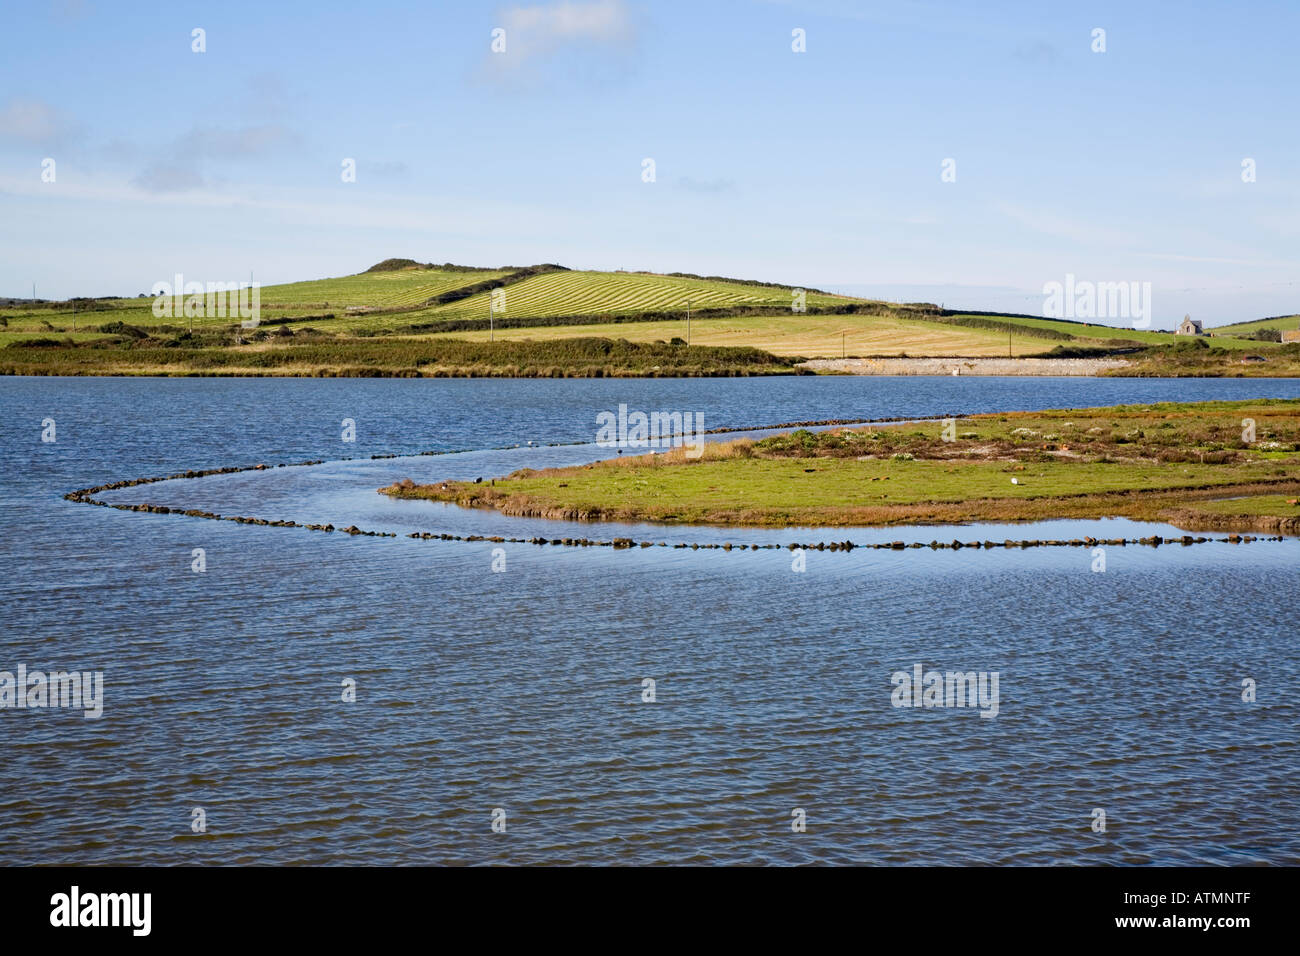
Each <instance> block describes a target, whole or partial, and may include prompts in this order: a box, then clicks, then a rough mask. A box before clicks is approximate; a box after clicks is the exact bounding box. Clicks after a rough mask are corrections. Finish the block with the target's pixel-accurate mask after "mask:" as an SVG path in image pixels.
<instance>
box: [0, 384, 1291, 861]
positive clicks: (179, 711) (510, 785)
mask: <svg viewBox="0 0 1300 956" xmlns="http://www.w3.org/2000/svg"><path fill="white" fill-rule="evenodd" d="M1256 397H1300V381H1297V380H1268V379H1254V380H1156V379H1029V378H1017V379H992V378H986V379H976V378H935V379H922V378H912V377H909V378H902V379H891V378H788V379H727V380H579V381H572V380H570V381H549V380H542V381H534V380H527V381H500V380H469V381H459V380H306V379H287V380H275V379H241V380H216V379H168V380H157V379H150V380H145V379H57V378H48V379H14V378H6V379H0V462H2V464H3V474H4V478H3V482H2V483H0V503H2V504H3V510H0V593H2V594H3V608H4V626H3V630H2V631H0V671H4V670H8V671H13V670H15V669H16V667H17V666H18V665H19V664H25V665H26V666H27V667H28V669H29V670H37V669H42V670H51V669H73V668H76V669H80V670H101V671H103V673H104V684H105V700H104V714H103V717H102V718H101V719H99V720H86V719H84V718H83V716H82V715H81V713H80V712H79V711H72V710H66V709H24V710H15V709H8V710H0V741H2V742H3V746H4V753H5V759H4V761H3V762H2V763H0V854H2V855H3V859H4V860H5V861H6V862H8V863H10V864H21V863H89V864H107V863H128V864H129V863H146V864H178V863H184V864H196V863H208V864H235V863H348V864H396V863H467V864H474V863H544V862H546V863H709V862H719V863H807V862H834V863H948V864H961V863H1019V864H1045V863H1115V864H1145V863H1161V864H1182V863H1209V864H1253V863H1280V864H1286V863H1289V864H1296V863H1300V784H1297V782H1296V781H1297V772H1298V771H1300V699H1298V695H1300V650H1298V641H1300V608H1297V601H1296V595H1297V593H1298V588H1297V585H1300V540H1296V539H1288V540H1286V541H1283V542H1263V541H1261V542H1255V543H1253V544H1247V545H1229V544H1220V543H1214V544H1205V545H1198V546H1194V547H1162V548H1159V549H1155V550H1153V549H1148V548H1133V547H1130V548H1123V549H1121V548H1111V549H1108V554H1107V569H1106V571H1105V573H1094V572H1093V571H1092V568H1091V566H1092V560H1093V559H1092V557H1091V555H1090V553H1089V552H1088V551H1087V550H1086V549H1033V550H1028V551H1020V550H1008V551H1002V550H998V551H991V552H984V551H966V550H963V551H958V552H952V551H938V552H931V551H929V550H924V551H905V552H886V551H861V550H860V551H854V552H850V553H823V552H810V553H809V554H808V555H807V570H806V571H805V572H804V573H795V572H793V571H792V570H791V555H790V554H789V552H787V551H757V552H754V551H744V552H742V551H732V552H721V551H698V552H697V551H690V550H673V549H661V548H651V549H646V550H639V549H637V550H632V551H613V550H611V549H608V548H586V549H573V548H555V547H535V546H530V545H518V544H514V545H505V546H504V548H505V552H506V553H505V558H506V567H505V570H504V571H501V572H494V571H493V570H492V564H493V555H492V549H493V548H494V547H497V546H496V545H493V544H490V543H486V542H479V543H465V542H440V541H418V540H412V539H409V538H406V537H404V536H401V535H404V534H405V533H406V532H408V531H434V532H444V531H446V532H451V533H456V534H489V535H490V534H502V535H507V536H514V537H529V536H532V535H545V536H547V537H564V536H566V535H574V534H578V535H586V536H588V537H592V538H602V539H607V538H613V537H616V536H627V537H634V538H637V539H647V540H656V541H658V540H667V541H670V542H675V541H701V542H703V541H732V542H736V543H740V542H744V543H749V542H786V541H815V540H844V539H846V538H850V539H852V540H854V541H856V542H859V543H865V542H870V541H880V540H893V539H898V538H904V539H917V540H924V541H929V540H931V539H932V538H938V539H939V540H952V539H953V538H960V539H962V540H973V539H976V538H979V539H985V538H989V539H992V540H1001V539H1003V538H1007V537H1016V538H1021V537H1066V536H1076V535H1079V536H1081V535H1085V534H1094V535H1098V536H1105V537H1119V536H1121V535H1126V536H1129V537H1133V536H1136V535H1138V534H1151V533H1153V532H1154V533H1181V532H1172V531H1171V530H1170V529H1165V528H1162V527H1161V526H1151V525H1135V524H1134V523H1132V522H1126V521H1109V522H1063V523H1056V524H1057V526H1055V527H1045V526H1018V527H1015V528H1004V527H1003V528H998V527H992V528H990V527H982V526H977V527H967V528H960V529H952V528H948V529H933V528H925V529H918V530H916V531H914V532H907V531H899V530H897V529H892V530H888V531H882V530H873V529H850V530H845V529H836V530H835V531H834V532H818V531H816V530H815V529H811V530H805V529H800V530H791V531H773V530H752V531H745V530H737V529H732V530H725V531H724V530H716V529H708V528H662V527H650V526H627V525H620V526H616V527H614V526H601V525H595V526H593V525H578V524H569V523H560V522H547V521H539V520H522V519H510V518H503V517H501V516H499V515H495V514H491V513H486V512H477V511H476V512H465V511H462V510H460V509H457V508H455V507H451V506H444V505H438V504H433V503H429V502H409V501H392V500H390V499H387V498H385V497H382V496H380V495H377V494H375V489H377V488H378V487H380V486H381V485H385V484H388V483H390V482H391V481H393V480H394V479H397V478H401V477H408V476H409V477H411V478H414V479H416V480H432V479H435V478H438V477H476V476H479V475H482V476H484V477H488V476H492V475H499V474H503V473H505V472H508V471H511V470H513V469H515V468H519V467H524V466H538V465H549V464H563V463H570V462H578V461H585V460H591V459H592V458H595V457H599V456H601V455H604V454H608V452H605V451H602V450H600V449H597V448H595V447H593V446H591V445H578V444H574V445H560V446H554V447H544V446H546V444H547V443H553V442H583V441H588V442H589V441H591V440H592V438H593V437H594V434H595V416H596V414H597V413H598V412H600V411H603V410H608V409H614V408H616V407H617V406H618V404H619V403H624V402H625V403H627V404H628V405H629V407H631V408H633V409H637V408H640V409H643V410H647V411H649V410H659V409H666V410H679V411H693V412H699V413H701V414H703V416H704V422H705V425H706V427H718V426H723V425H732V426H757V425H763V424H776V423H781V422H788V421H795V420H812V419H826V418H876V417H885V416H906V415H917V416H920V415H937V414H948V413H972V412H980V411H998V410H1013V409H1034V408H1056V407H1078V406H1088V405H1107V404H1114V403H1120V402H1150V401H1159V400H1194V399H1207V398H1256ZM47 418H48V419H54V421H55V423H56V429H57V431H56V441H55V442H53V443H43V442H42V441H41V440H40V439H41V431H42V421H43V420H44V419H47ZM345 418H351V419H354V420H355V422H356V433H357V441H356V442H355V443H352V444H346V443H343V442H342V441H341V440H340V435H341V422H342V420H343V419H345ZM529 441H533V442H536V443H538V446H536V447H531V448H530V447H527V444H526V443H527V442H529ZM514 444H520V445H523V446H524V447H520V448H508V449H502V448H500V446H504V445H514ZM427 450H436V451H446V452H454V454H447V455H438V456H425V457H404V458H397V459H387V458H385V459H380V460H371V459H370V458H369V456H370V455H372V454H394V453H396V454H403V455H411V454H413V453H416V452H420V451H427ZM345 456H346V457H351V458H352V459H354V460H351V461H341V460H339V459H342V458H344V457H345ZM305 459H326V460H327V463H326V464H323V465H319V466H313V467H305V468H282V469H270V470H267V471H264V472H244V473H240V474H236V475H225V476H212V477H209V478H202V479H197V480H192V481H177V482H166V483H162V484H155V485H149V486H141V487H135V488H129V489H122V490H120V491H116V492H111V493H105V494H104V497H105V498H108V499H110V500H113V501H149V502H153V503H157V504H167V505H171V506H184V507H195V508H201V509H204V510H212V511H217V512H221V513H225V514H242V515H255V516H259V517H264V518H269V519H278V518H292V519H294V520H297V521H300V522H332V523H333V524H334V525H336V526H339V527H343V526H346V525H349V524H354V523H355V524H357V525H358V526H360V527H362V528H366V529H373V530H386V531H394V532H398V533H399V537H397V538H365V537H355V538H354V537H349V536H346V535H341V534H322V533H319V532H312V531H307V530H303V529H297V528H294V529H284V528H271V527H259V526H246V525H236V524H233V523H230V522H214V521H205V520H201V519H193V518H186V517H181V516H176V515H150V514H141V513H130V512H123V511H117V510H114V509H109V508H94V507H87V506H85V505H80V504H74V503H70V502H66V501H63V500H62V495H63V494H64V493H65V492H67V491H70V490H72V489H74V488H82V487H87V486H90V485H98V484H101V483H105V482H109V481H114V480H119V479H126V478H136V477H144V476H152V475H161V474H169V473H173V472H176V471H180V470H184V469H191V468H192V469H203V468H213V467H220V466H224V465H250V464H255V463H259V462H265V463H267V464H277V463H281V462H297V461H302V460H305ZM195 548H202V549H204V552H205V560H206V571H204V572H203V573H196V572H194V571H192V570H191V563H192V561H193V557H192V552H193V549H195ZM918 663H919V664H922V665H924V667H925V668H926V669H929V668H935V669H938V670H942V671H949V670H954V671H955V670H961V671H985V672H994V671H996V672H998V674H999V678H1000V680H999V688H1000V699H999V708H998V714H997V716H996V717H995V718H992V719H986V718H981V717H980V715H979V712H978V710H974V709H957V708H932V709H912V708H899V707H895V706H893V705H892V703H891V691H892V685H891V680H890V678H891V675H892V674H893V673H894V672H895V671H908V672H910V671H911V669H912V667H913V666H914V665H915V664H918ZM646 678H650V679H653V680H654V681H655V696H656V700H655V701H654V702H653V703H648V702H643V701H642V693H643V683H642V682H643V680H644V679H646ZM1247 678H1249V679H1252V680H1254V681H1255V682H1256V687H1257V690H1256V694H1257V700H1256V701H1255V702H1253V703H1247V702H1244V701H1243V700H1242V681H1243V680H1244V679H1247ZM347 679H351V680H355V681H356V687H357V690H356V696H357V699H356V701H355V702H352V703H345V702H344V701H343V700H342V699H341V696H342V694H341V688H342V682H343V681H345V680H347ZM196 808H201V809H202V810H203V811H204V813H205V815H206V832H204V833H201V834H196V833H194V832H192V828H191V822H192V814H193V811H194V810H195V809H196ZM497 808H501V809H502V810H504V811H505V819H506V832H505V833H497V832H493V829H492V819H493V811H494V810H495V809H497ZM795 808H799V809H802V810H804V811H805V812H806V818H807V832H803V833H795V832H792V829H791V820H792V815H791V814H792V811H793V810H794V809H795ZM1096 809H1102V810H1104V811H1105V814H1106V830H1105V832H1104V833H1099V832H1095V831H1094V830H1093V829H1092V824H1093V819H1094V810H1096Z"/></svg>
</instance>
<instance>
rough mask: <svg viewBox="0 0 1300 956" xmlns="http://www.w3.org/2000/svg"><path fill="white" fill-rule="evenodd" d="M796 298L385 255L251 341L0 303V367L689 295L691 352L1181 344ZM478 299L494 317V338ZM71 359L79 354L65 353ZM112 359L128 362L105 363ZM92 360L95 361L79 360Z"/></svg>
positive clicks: (633, 308)
mask: <svg viewBox="0 0 1300 956" xmlns="http://www.w3.org/2000/svg"><path fill="white" fill-rule="evenodd" d="M794 292H795V289H794V288H793V287H791V286H787V285H779V284H774V283H764V282H750V281H741V280H737V279H729V278H723V277H718V276H693V275H686V274H680V273H678V274H672V275H661V274H654V273H644V272H591V271H571V270H568V269H565V268H564V267H562V266H558V265H550V264H548V265H539V266H528V267H516V266H502V267H499V268H493V269H485V268H475V267H468V266H458V265H452V264H450V263H447V264H443V265H434V264H428V265H421V264H418V263H414V262H413V261H412V260H403V259H390V260H385V261H384V262H382V263H379V264H377V265H375V266H373V267H371V269H369V270H367V271H366V272H363V273H360V274H357V275H352V276H344V277H341V278H334V279H318V280H312V281H306V282H294V283H288V284H285V285H276V286H265V287H262V288H261V289H260V296H261V325H260V327H258V328H256V329H251V330H249V329H242V328H241V327H240V324H239V321H238V318H237V317H231V316H218V315H202V316H196V317H193V318H191V317H187V316H184V315H179V316H175V317H167V316H163V317H155V316H154V314H153V312H152V307H153V304H154V300H153V299H152V298H133V299H99V300H84V299H83V300H75V301H69V302H53V303H51V302H42V303H35V304H32V303H20V304H14V305H10V306H6V307H2V308H0V350H5V349H9V348H10V347H12V348H20V349H27V352H26V354H24V355H15V354H7V355H5V356H3V358H4V359H5V361H2V362H0V367H3V368H6V369H9V370H11V371H16V370H18V369H26V370H33V369H36V370H38V371H39V370H41V366H40V361H41V359H42V356H43V357H44V360H46V361H48V362H50V363H52V364H50V365H48V366H46V367H44V369H43V370H44V371H45V372H46V373H54V372H56V371H57V369H58V368H60V367H67V368H69V369H74V370H75V371H76V372H78V373H81V374H91V373H92V372H93V370H94V369H95V368H102V369H104V371H105V373H107V374H111V372H110V371H109V370H111V369H116V370H125V369H129V370H133V371H136V372H138V371H139V370H141V369H144V368H169V369H175V372H174V373H180V372H181V371H182V367H183V365H184V363H181V365H180V366H178V365H177V363H175V362H172V361H170V360H167V361H164V360H162V358H158V357H153V358H150V360H149V361H144V360H143V358H144V352H146V351H148V350H157V349H174V350H182V351H183V352H184V353H185V354H186V355H188V356H190V358H191V359H193V357H194V355H196V354H197V352H196V351H195V350H200V351H201V350H214V349H222V350H227V351H229V352H230V355H229V356H227V357H226V358H223V359H222V360H221V361H219V362H218V361H215V360H213V361H205V363H203V364H202V365H194V366H192V368H193V369H194V370H195V371H199V370H200V368H218V367H220V368H229V369H234V368H238V369H241V373H244V374H250V373H249V372H247V371H246V370H248V369H256V368H258V367H260V365H259V363H261V362H264V361H266V360H265V359H264V358H255V357H253V355H254V353H256V352H258V351H260V350H265V349H267V348H268V347H269V346H272V345H274V346H275V348H276V350H277V354H279V353H281V352H283V351H284V350H285V349H292V348H306V347H308V346H310V347H311V348H310V354H311V355H312V356H313V357H314V361H316V362H317V366H316V367H317V370H318V371H321V372H322V373H328V372H329V371H330V370H331V369H333V370H334V371H339V370H341V369H343V368H349V367H353V366H352V365H351V361H352V360H351V359H348V358H346V356H348V355H352V354H353V352H355V351H356V350H355V349H351V347H352V346H353V345H355V344H358V343H364V342H373V341H374V340H376V339H381V338H382V339H383V340H385V341H388V342H389V343H391V344H392V346H393V347H392V348H390V349H387V350H386V351H385V352H384V355H386V356H389V357H390V358H391V359H392V361H393V362H397V363H398V365H395V366H394V368H393V369H389V371H394V370H395V369H397V368H401V369H409V368H413V367H417V366H416V365H414V364H412V363H411V362H408V361H406V359H405V358H403V359H401V360H400V361H399V359H398V358H397V356H411V355H417V354H419V353H420V350H421V349H424V350H425V351H427V352H429V353H430V354H433V352H435V351H437V350H436V349H435V346H439V347H441V344H445V343H447V342H448V341H450V340H454V341H460V342H468V343H482V342H484V341H485V340H487V339H488V338H489V337H491V338H494V339H495V340H497V341H498V342H509V343H513V344H515V345H516V346H519V347H521V348H522V347H523V344H522V343H524V342H525V341H531V342H534V343H538V346H540V343H545V342H565V341H570V340H576V339H590V338H593V337H599V338H608V339H615V340H627V341H629V342H634V343H645V344H649V345H654V344H655V343H672V342H673V341H674V340H677V339H682V340H684V339H686V338H687V329H686V321H685V316H686V303H687V301H688V300H689V301H690V308H691V325H690V333H689V335H690V343H691V345H692V346H716V347H744V348H751V349H761V350H763V351H765V352H769V353H771V354H773V355H778V356H785V357H794V356H801V357H809V358H812V357H829V358H834V357H839V356H841V355H847V356H849V357H854V356H874V355H881V356H888V355H911V356H1004V355H1007V354H1012V355H1017V356H1023V355H1041V354H1046V353H1049V352H1052V351H1053V350H1057V351H1058V352H1060V351H1062V350H1064V351H1066V352H1068V353H1071V354H1087V353H1089V352H1090V351H1097V350H1108V349H1109V350H1113V349H1137V348H1151V347H1156V346H1166V345H1171V344H1174V343H1176V342H1179V341H1183V342H1185V341H1187V340H1186V339H1182V340H1179V339H1177V338H1176V337H1175V336H1173V335H1172V334H1170V333H1167V332H1151V331H1138V330H1132V329H1121V328H1114V327H1111V326H1105V325H1089V324H1086V323H1083V322H1071V321H1065V320H1054V319H1044V318H1038V317H1034V316H1023V315H987V314H978V313H955V312H950V311H945V310H941V309H939V308H938V307H936V306H933V305H925V304H914V305H901V304H896V303H888V302H879V301H872V300H866V299H856V298H852V297H848V296H840V295H833V294H830V293H826V292H823V291H819V290H806V292H805V296H804V300H803V305H804V311H799V312H796V311H793V310H792V308H791V305H792V303H793V302H794V301H795V297H794ZM490 302H494V303H495V305H496V306H497V307H496V309H495V320H494V323H493V331H492V332H489V319H488V314H489V303H490ZM1292 321H1294V319H1290V320H1288V319H1271V320H1266V321H1263V322H1258V323H1241V324H1239V325H1237V326H1230V327H1225V329H1223V330H1216V331H1220V332H1224V333H1226V334H1224V335H1221V336H1219V337H1217V338H1215V339H1214V340H1213V341H1214V343H1215V345H1217V346H1219V347H1221V348H1226V349H1234V350H1242V349H1249V350H1251V351H1252V352H1268V351H1269V350H1270V349H1273V348H1275V347H1276V346H1275V345H1274V344H1272V343H1264V342H1254V341H1251V340H1249V339H1248V338H1244V337H1236V336H1241V335H1247V334H1250V333H1251V332H1253V330H1254V329H1255V328H1257V327H1274V326H1278V325H1282V326H1285V325H1286V324H1287V323H1288V322H1292ZM70 348H77V349H80V350H82V351H83V352H84V353H85V354H77V355H73V354H71V353H70V352H69V351H68V350H69V349H70ZM51 349H61V350H62V351H51ZM331 349H333V350H335V351H337V352H338V353H339V356H340V359H339V361H338V362H336V363H328V362H324V363H321V361H320V360H321V356H323V355H325V354H327V353H328V352H329V351H330V350H331ZM349 350H351V351H349ZM430 350H432V351H430ZM123 351H131V352H133V353H135V354H134V356H132V357H124V356H122V355H117V354H114V355H109V354H107V353H109V352H113V353H120V352H123ZM364 351H365V350H362V352H364ZM99 352H103V353H105V354H103V355H99V356H98V357H97V355H96V354H93V353H99ZM362 352H356V354H357V355H361V354H362ZM163 354H164V353H159V356H161V355H163ZM303 354H304V355H305V354H307V353H306V352H304V353H303ZM501 354H504V352H503V353H501ZM1269 354H1271V353H1269ZM240 356H246V357H245V358H241V357H240ZM155 359H157V360H155ZM282 364H283V363H282ZM287 364H288V365H291V366H296V365H297V364H298V363H293V362H291V363H287ZM526 364H528V365H530V366H535V365H538V363H526ZM277 367H279V366H277ZM538 367H540V366H538ZM1256 371H1262V370H1256ZM251 374H256V373H255V372H252V373H251ZM308 374H310V373H308Z"/></svg>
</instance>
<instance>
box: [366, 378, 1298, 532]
mask: <svg viewBox="0 0 1300 956" xmlns="http://www.w3.org/2000/svg"><path fill="white" fill-rule="evenodd" d="M1250 422H1253V423H1254V425H1253V433H1252V432H1251V430H1250V429H1251V426H1250ZM380 490H381V491H382V492H383V493H384V494H388V495H392V496H394V497H398V498H421V499H428V500H433V501H445V502H454V503H456V504H459V505H462V506H465V507H484V508H494V509H497V510H499V511H501V512H502V513H505V514H510V515H520V516H531V517H547V518H561V519H567V520H587V521H601V520H603V521H653V522H662V523H666V524H711V525H746V526H762V527H793V526H802V525H823V526H854V525H855V526H870V525H919V524H959V523H965V522H972V521H998V522H1003V521H1031V520H1043V519H1051V518H1100V517H1108V516H1115V517H1130V518H1137V519H1144V520H1160V521H1168V522H1170V523H1173V524H1175V525H1177V526H1179V527H1181V528H1184V529H1187V530H1209V529H1223V530H1259V531H1265V530H1268V531H1300V505H1297V503H1296V502H1297V500H1298V499H1297V494H1300V400H1276V401H1244V402H1197V403H1185V404H1184V403H1157V404H1152V405H1120V406H1115V407H1109V408H1085V409H1070V410H1061V411H1046V412H1016V413H1008V414H993V415H975V416H971V417H969V418H961V419H956V420H952V419H949V420H946V421H926V422H920V423H910V424H905V425H901V426H898V425H881V426H869V427H860V426H855V427H843V428H833V429H830V430H827V431H818V432H813V431H808V430H806V429H800V430H796V431H792V432H788V433H784V434H780V435H775V436H772V437H768V438H764V439H761V440H758V441H755V440H751V439H738V440H735V441H730V442H719V443H713V444H709V445H706V446H705V447H704V453H703V454H702V455H701V456H699V457H697V458H691V457H688V455H687V454H686V449H684V448H674V449H671V450H668V451H665V452H662V453H657V454H654V453H652V454H637V455H627V454H624V455H623V456H622V457H618V458H613V459H608V460H605V461H600V462H596V463H594V464H589V465H581V466H576V467H570V468H552V469H545V470H532V469H524V470H521V471H517V472H515V473H513V474H511V475H508V476H506V477H503V478H495V479H493V480H492V481H490V482H489V481H482V482H478V483H473V482H461V481H445V482H435V483H433V484H425V485H417V484H415V483H413V482H411V481H410V480H403V481H401V482H398V483H397V484H395V485H392V486H390V487H388V488H383V489H380Z"/></svg>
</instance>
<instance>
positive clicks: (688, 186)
mask: <svg viewBox="0 0 1300 956" xmlns="http://www.w3.org/2000/svg"><path fill="white" fill-rule="evenodd" d="M677 185H678V186H680V187H681V188H682V189H685V190H687V191H688V192H693V193H725V192H730V191H731V190H733V189H735V188H736V184H735V182H734V181H733V180H730V179H692V178H691V177H690V176H683V177H681V178H680V179H678V180H677Z"/></svg>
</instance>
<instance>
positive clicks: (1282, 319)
mask: <svg viewBox="0 0 1300 956" xmlns="http://www.w3.org/2000/svg"><path fill="white" fill-rule="evenodd" d="M1261 329H1278V330H1279V331H1280V330H1282V329H1290V330H1293V331H1294V330H1296V329H1300V315H1283V316H1278V317H1276V318H1272V319H1260V320H1258V321H1255V322H1234V323H1233V324H1232V325H1221V326H1219V327H1218V328H1214V329H1210V330H1209V331H1210V332H1212V333H1214V335H1215V336H1216V337H1218V336H1221V335H1222V336H1228V335H1241V336H1249V335H1253V334H1254V333H1256V332H1258V331H1260V330H1261Z"/></svg>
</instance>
